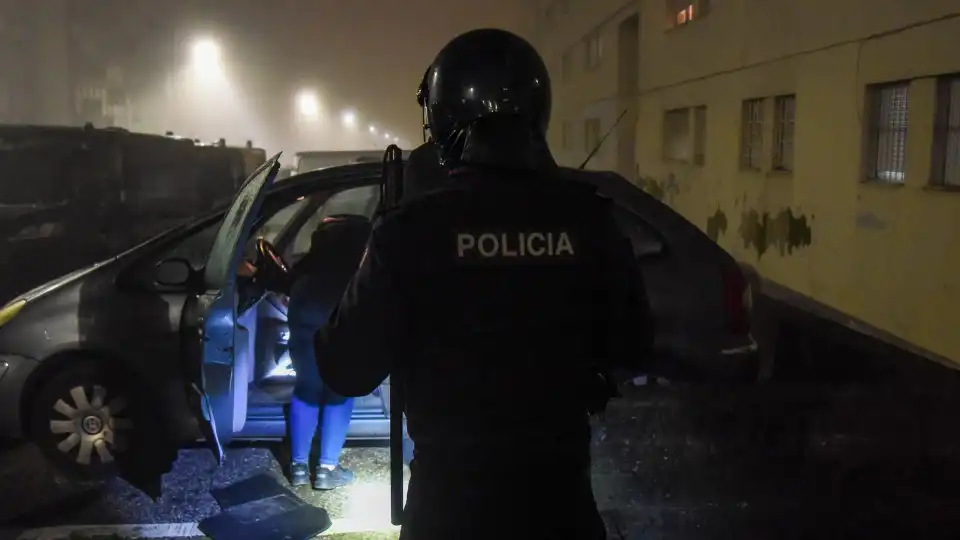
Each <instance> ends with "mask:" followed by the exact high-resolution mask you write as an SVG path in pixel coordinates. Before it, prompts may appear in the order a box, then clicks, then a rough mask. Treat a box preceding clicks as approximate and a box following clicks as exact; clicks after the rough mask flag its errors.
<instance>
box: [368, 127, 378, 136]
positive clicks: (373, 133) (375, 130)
mask: <svg viewBox="0 0 960 540" xmlns="http://www.w3.org/2000/svg"><path fill="white" fill-rule="evenodd" d="M367 129H368V130H369V131H370V134H371V135H376V134H377V128H376V127H375V126H370V127H369V128H367Z"/></svg>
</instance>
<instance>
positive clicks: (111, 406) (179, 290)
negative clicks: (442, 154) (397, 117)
mask: <svg viewBox="0 0 960 540" xmlns="http://www.w3.org/2000/svg"><path fill="white" fill-rule="evenodd" d="M278 157H279V156H277V157H274V158H272V159H271V160H269V161H268V162H267V163H266V164H264V166H263V167H261V169H260V170H258V171H257V172H256V173H255V174H254V175H253V176H252V177H251V178H249V179H248V180H247V181H246V182H245V183H244V185H243V186H242V187H241V189H240V191H239V193H238V194H237V196H236V198H235V199H234V202H233V203H232V205H231V206H230V207H229V208H226V209H221V210H220V211H218V212H215V213H213V214H211V215H209V216H207V217H204V218H202V219H199V220H197V221H196V222H194V223H191V224H189V225H184V226H180V227H177V228H174V229H171V230H169V231H167V232H165V233H163V234H161V235H160V236H157V237H155V238H153V239H151V240H149V241H147V242H145V243H143V244H141V245H139V246H137V247H135V248H134V249H131V250H129V251H127V252H125V253H123V254H121V255H119V256H117V257H114V258H112V259H110V260H107V261H104V262H102V263H98V264H95V265H93V266H90V267H87V268H83V269H81V270H77V271H75V272H73V273H71V274H68V275H66V276H63V277H62V278H60V279H57V280H55V281H53V282H50V283H48V284H46V285H44V286H42V287H39V288H37V289H35V290H33V291H30V292H29V293H27V294H24V295H22V296H20V297H19V298H17V299H15V300H14V301H12V302H10V303H9V304H7V305H6V307H4V308H2V309H0V433H3V434H5V435H9V436H16V437H29V438H30V439H32V440H33V441H34V442H36V443H37V444H38V445H39V447H40V448H41V449H42V450H43V451H44V452H45V454H46V455H47V456H48V457H49V458H50V459H51V460H53V461H54V462H55V463H57V464H58V465H60V466H61V467H64V468H66V469H68V470H72V471H73V472H77V473H81V474H85V475H88V476H97V475H104V474H111V473H115V472H117V470H118V466H117V463H119V464H120V465H119V470H120V471H121V472H126V471H125V469H124V465H123V463H124V461H123V459H122V457H123V456H124V455H130V454H132V453H133V450H132V448H136V454H137V455H138V456H141V459H142V456H143V455H149V456H154V458H155V459H158V460H163V459H172V458H171V457H170V456H171V454H172V455H175V453H172V452H169V450H170V449H171V448H176V447H177V446H179V445H180V444H182V443H185V442H190V441H196V440H197V439H198V437H203V438H204V439H205V441H206V443H207V444H208V445H209V446H210V447H211V449H212V450H213V451H214V452H215V453H216V454H217V455H218V456H219V459H221V460H222V459H223V446H224V445H226V444H228V443H230V442H231V441H234V440H238V439H279V438H281V437H283V436H284V434H285V421H284V410H283V407H284V405H285V404H286V403H288V401H289V398H290V395H291V392H292V388H293V382H294V380H295V373H293V372H292V371H291V370H290V368H289V366H290V364H289V360H288V352H287V345H286V342H287V338H288V335H289V333H288V328H287V325H286V305H285V302H284V299H283V297H282V296H278V295H277V294H274V293H271V292H267V291H268V290H272V287H270V286H269V284H270V282H271V280H272V279H273V278H271V277H270V276H276V275H280V274H282V272H283V267H290V266H292V265H294V264H296V262H297V261H298V260H299V258H300V257H302V256H303V254H305V253H306V251H307V250H308V249H309V241H310V236H311V234H312V232H313V231H314V229H315V227H316V226H317V225H318V224H319V223H320V222H321V221H322V220H323V219H324V218H325V217H327V216H330V215H333V214H353V215H360V216H366V217H370V216H371V215H372V214H373V212H374V210H375V208H376V206H377V204H378V202H379V201H378V198H379V195H380V190H379V180H380V169H381V167H380V164H378V163H360V164H353V165H345V166H340V167H332V168H327V169H322V170H316V171H311V172H308V173H303V174H299V175H295V176H292V177H290V178H288V179H287V180H284V181H283V182H280V183H276V184H275V183H274V180H275V177H276V175H277V172H278V170H279V168H280V167H279V164H278V163H277V158H278ZM591 181H595V182H597V183H598V185H599V186H600V189H601V191H603V192H604V193H606V194H608V195H610V196H612V197H614V198H615V199H616V200H617V202H618V203H619V205H618V212H619V215H620V218H621V219H622V223H623V226H624V230H625V232H626V233H627V234H629V235H630V238H631V241H632V242H633V246H634V249H635V250H636V253H637V257H638V258H639V259H640V260H641V262H642V263H643V272H644V274H645V278H646V283H647V286H648V294H649V295H650V299H651V303H652V306H653V310H654V312H655V314H656V316H657V318H658V320H659V323H660V324H659V326H658V333H657V339H656V351H657V354H658V355H660V356H662V357H664V358H668V359H671V360H674V361H675V363H676V364H677V365H684V366H689V369H690V370H694V369H702V370H704V372H706V373H710V374H712V375H720V374H724V373H726V374H729V373H734V374H737V375H740V374H742V373H743V372H744V371H746V372H749V368H748V367H749V366H750V365H751V364H752V360H751V358H752V355H751V354H750V353H751V351H752V349H753V348H754V345H753V340H752V338H751V336H750V333H749V288H747V287H746V285H745V282H744V280H743V277H742V276H739V277H738V275H739V274H738V267H737V265H736V263H735V262H734V261H733V259H732V258H731V257H730V256H729V255H727V254H726V253H725V252H724V251H722V250H721V249H720V248H718V247H717V246H716V244H714V243H713V242H711V241H710V240H709V239H708V238H707V237H706V236H705V235H704V234H703V233H701V232H700V231H699V230H698V229H697V228H696V227H695V226H694V225H692V224H690V223H689V222H687V221H685V220H684V219H683V218H682V217H680V216H679V215H678V214H676V213H675V212H673V211H672V210H670V209H669V208H668V207H666V206H664V205H662V204H661V203H659V202H658V201H656V200H655V199H653V198H651V197H649V196H648V195H646V194H645V193H643V192H642V191H641V190H639V189H638V188H636V187H635V186H633V185H631V184H629V182H626V180H623V179H622V178H619V177H615V176H603V175H595V176H592V177H591ZM327 256H328V257H330V258H331V259H333V258H335V257H337V256H338V254H337V253H329V254H327ZM245 258H246V259H252V260H253V262H254V264H255V266H256V267H257V268H258V269H259V270H258V272H257V274H256V275H255V276H253V278H252V279H246V278H240V277H238V276H237V269H238V266H239V264H240V262H241V261H242V260H243V259H245ZM278 261H279V262H280V263H282V264H279V263H278ZM278 273H280V274H278ZM691 372H692V371H691ZM378 394H379V395H378ZM382 395H385V392H380V391H378V392H375V393H374V394H372V395H370V396H367V397H365V398H362V399H360V400H358V402H357V404H356V408H355V411H354V419H353V423H352V424H351V427H350V432H349V437H351V438H353V439H384V438H387V437H388V435H389V431H388V430H389V424H388V418H387V415H388V412H389V411H388V409H387V407H386V404H385V403H384V400H383V399H382V398H381V397H380V396H382ZM118 441H120V442H119V443H118ZM128 478H130V477H129V476H128ZM138 485H141V484H138Z"/></svg>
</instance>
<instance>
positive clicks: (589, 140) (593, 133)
mask: <svg viewBox="0 0 960 540" xmlns="http://www.w3.org/2000/svg"><path fill="white" fill-rule="evenodd" d="M599 144H600V119H599V118H588V119H587V120H586V121H584V123H583V151H584V152H585V153H586V154H590V152H593V150H594V148H596V147H597V145H599Z"/></svg>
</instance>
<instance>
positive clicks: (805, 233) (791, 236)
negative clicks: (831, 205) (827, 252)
mask: <svg viewBox="0 0 960 540" xmlns="http://www.w3.org/2000/svg"><path fill="white" fill-rule="evenodd" d="M739 233H740V238H741V239H743V245H744V247H746V248H747V249H753V250H754V251H756V252H757V257H758V258H759V257H763V254H764V253H766V252H767V250H768V249H770V248H771V247H774V248H776V249H777V250H778V251H779V253H780V255H781V256H783V255H790V254H793V251H794V250H795V249H800V248H803V247H806V246H809V245H810V243H811V242H812V241H813V231H812V230H811V228H810V224H809V222H808V220H807V216H804V215H799V216H797V215H794V213H793V210H791V209H789V208H787V209H786V210H781V211H780V212H779V213H777V215H776V216H774V217H773V218H771V217H770V214H769V213H767V212H764V213H763V214H760V213H759V212H757V211H756V210H749V211H747V212H744V213H743V214H742V217H741V221H740V230H739Z"/></svg>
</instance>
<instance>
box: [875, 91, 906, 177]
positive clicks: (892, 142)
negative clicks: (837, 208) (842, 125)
mask: <svg viewBox="0 0 960 540" xmlns="http://www.w3.org/2000/svg"><path fill="white" fill-rule="evenodd" d="M908 88H909V83H895V84H884V85H875V86H871V87H869V88H868V89H867V107H868V109H867V113H868V114H867V121H868V124H867V130H868V131H867V137H868V138H867V145H866V160H867V161H866V173H867V180H870V181H874V182H883V183H888V184H903V183H904V181H905V180H906V172H907V169H906V161H907V111H908Z"/></svg>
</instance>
